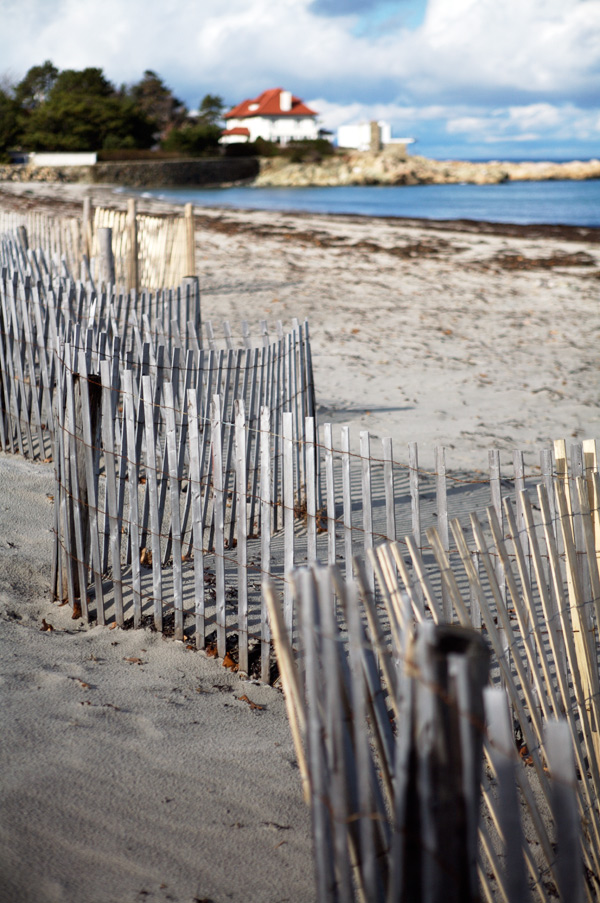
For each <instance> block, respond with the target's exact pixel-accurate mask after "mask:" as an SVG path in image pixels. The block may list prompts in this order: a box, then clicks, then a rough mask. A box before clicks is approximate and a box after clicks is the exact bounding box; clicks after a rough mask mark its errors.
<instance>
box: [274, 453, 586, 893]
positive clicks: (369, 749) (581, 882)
mask: <svg viewBox="0 0 600 903" xmlns="http://www.w3.org/2000/svg"><path fill="white" fill-rule="evenodd" d="M560 449H561V444H560V443H559V444H558V450H559V452H560ZM575 457H577V456H575ZM558 461H559V464H558V468H557V473H558V476H557V477H556V478H555V479H554V481H553V486H552V495H551V496H550V495H549V494H548V491H547V488H546V486H545V485H544V483H543V482H539V483H538V485H537V487H536V493H535V495H536V498H535V502H534V501H532V499H531V498H530V493H528V492H527V491H526V490H521V492H520V494H519V496H518V498H517V500H516V501H517V506H515V503H514V502H513V501H512V500H510V499H508V498H506V499H504V502H503V505H502V508H503V511H504V515H505V517H506V523H507V527H508V529H507V531H506V536H505V532H504V531H503V530H502V529H501V526H500V522H499V519H498V516H497V511H496V507H495V506H494V505H493V504H492V505H490V506H489V507H488V509H487V524H486V525H485V526H484V524H483V523H482V521H481V520H480V517H479V516H478V515H477V514H476V513H473V512H472V513H471V514H470V516H469V520H468V524H465V523H461V521H460V520H459V519H456V518H455V519H452V520H451V522H450V527H451V531H452V536H453V538H454V543H455V545H454V548H453V549H452V550H451V551H450V552H449V550H448V548H447V543H446V541H445V537H444V535H443V532H444V528H443V527H442V529H440V527H439V525H438V526H437V527H435V526H432V527H430V528H429V529H428V530H427V544H426V545H425V546H423V547H419V546H418V545H417V543H416V542H415V539H414V536H407V537H406V538H405V540H404V541H403V542H392V543H389V542H386V543H382V544H381V545H379V546H377V547H376V548H369V549H368V552H367V555H366V558H365V556H362V555H361V556H357V557H355V558H354V560H353V564H352V567H353V577H352V578H350V579H348V580H347V581H344V579H343V578H342V576H341V572H340V569H339V568H338V567H337V566H336V565H330V566H329V568H324V567H318V566H316V565H313V568H314V570H313V571H312V572H311V571H310V570H308V569H306V568H305V569H303V570H301V571H296V572H295V573H294V574H293V575H292V583H293V587H294V596H295V602H296V608H297V609H298V613H299V622H298V624H297V625H296V629H295V631H293V630H292V628H291V626H290V623H289V621H288V620H287V619H286V610H285V604H284V602H283V599H282V598H281V596H280V593H279V591H278V589H277V588H276V585H275V584H274V583H273V581H267V582H266V585H265V594H266V597H267V601H268V607H269V613H270V620H271V626H272V630H273V635H274V640H275V645H276V649H277V657H278V662H279V670H280V673H281V677H282V681H283V685H284V690H285V693H286V700H287V705H288V713H289V717H290V724H291V726H292V733H293V736H294V740H295V743H296V748H297V755H298V760H299V763H300V766H301V772H302V776H303V781H304V786H305V794H306V796H307V799H308V800H309V801H310V803H311V807H312V813H313V830H314V835H315V850H316V866H317V884H318V890H319V901H326V900H327V901H329V900H344V901H346V900H353V899H362V900H369V901H377V900H381V901H384V900H397V899H399V900H411V901H412V900H414V901H424V903H425V901H427V903H437V901H440V903H441V901H446V900H456V901H461V900H477V899H480V894H483V896H484V897H485V899H487V900H493V899H502V900H505V901H507V903H516V901H525V900H530V899H531V900H542V901H549V900H550V899H552V898H554V897H556V896H558V897H559V899H564V900H567V899H568V900H570V901H571V900H576V901H578V903H579V901H581V900H583V899H586V900H590V901H592V900H595V899H597V897H598V891H599V890H600V770H599V766H598V762H599V755H598V753H599V751H600V742H599V741H600V693H599V692H598V681H599V671H598V636H597V629H598V624H599V623H600V620H599V619H600V579H599V569H598V560H599V557H600V555H599V553H600V531H598V515H599V507H598V499H599V497H600V478H599V475H598V471H597V469H596V470H593V471H592V472H591V473H588V474H587V475H585V476H584V475H579V476H573V475H569V474H568V473H567V472H566V470H564V469H563V468H562V467H561V463H560V462H561V459H560V458H559V459H558ZM551 504H552V505H553V506H554V508H555V511H556V516H555V514H554V513H553V510H552V507H551ZM555 530H556V532H555ZM578 537H579V538H578ZM366 562H369V563H370V565H371V567H372V569H373V572H374V573H375V575H376V584H375V586H374V585H373V583H372V581H371V577H370V572H369V571H368V569H367V566H366ZM480 567H481V569H482V570H481V573H479V570H480ZM415 625H417V628H418V630H417V637H418V639H417V641H416V643H415V641H414V630H415ZM433 625H436V626H435V628H434V627H433ZM455 625H458V627H457V626H455ZM474 628H477V629H474ZM423 631H425V632H423ZM433 631H437V632H433ZM481 637H484V638H485V642H482V639H481ZM488 649H489V651H488ZM489 652H491V653H492V656H491V664H492V669H491V675H490V676H491V682H492V683H493V684H496V685H497V686H498V687H502V688H503V689H502V690H498V691H486V692H488V695H487V697H486V704H485V714H486V718H487V725H486V726H484V722H485V721H486V719H484V706H483V703H482V698H481V694H482V689H483V686H484V684H485V683H486V682H487V680H488V674H487V659H488V657H489ZM507 702H508V705H507ZM509 707H510V709H509ZM509 711H510V717H509ZM511 720H512V726H511ZM515 738H518V741H519V745H520V750H521V759H519V757H518V756H517V751H516V745H515ZM482 748H483V750H484V752H485V757H486V762H487V765H486V769H485V770H484V772H483V774H481V773H480V771H479V762H480V760H481V749H482ZM525 763H527V765H528V766H530V767H527V766H526V764H525ZM551 778H553V779H554V780H551ZM480 783H481V789H480V791H479V790H478V787H479V784H480ZM515 784H516V787H517V788H518V791H519V799H520V800H521V804H522V805H524V806H525V808H526V818H525V826H524V827H522V826H521V824H520V821H519V818H518V812H519V803H518V802H517V796H516V793H515ZM480 800H483V803H484V812H485V814H486V817H485V819H484V820H483V821H481V822H480V818H479V812H480ZM549 825H551V826H552V827H551V828H549ZM525 838H526V839H525Z"/></svg>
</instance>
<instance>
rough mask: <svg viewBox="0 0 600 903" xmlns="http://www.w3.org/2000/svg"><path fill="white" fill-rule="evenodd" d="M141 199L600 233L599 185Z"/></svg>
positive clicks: (237, 191) (181, 193)
mask: <svg viewBox="0 0 600 903" xmlns="http://www.w3.org/2000/svg"><path fill="white" fill-rule="evenodd" d="M138 193H139V194H141V195H145V196H150V197H158V198H164V199H165V200H169V201H172V202H174V203H181V204H185V203H187V202H188V201H191V202H192V203H193V204H194V205H197V206H200V207H237V208H243V209H248V208H252V209H261V210H286V211H287V210H289V211H305V212H310V213H350V214H361V215H363V216H403V217H419V218H424V219H434V220H436V219H437V220H448V219H473V220H483V221H486V222H497V223H525V224H527V223H560V224H564V225H573V226H599V227H600V179H593V180H589V181H585V182H573V181H560V182H507V183H504V184H502V185H410V186H388V185H385V186H376V187H371V186H362V185H360V186H358V185H353V186H349V187H339V188H252V187H251V186H248V187H241V188H240V187H238V188H205V189H190V188H180V189H171V190H168V189H161V190H156V191H140V192H138Z"/></svg>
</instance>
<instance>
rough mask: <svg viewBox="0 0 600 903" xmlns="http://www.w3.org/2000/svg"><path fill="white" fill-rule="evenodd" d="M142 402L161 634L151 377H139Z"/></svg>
mask: <svg viewBox="0 0 600 903" xmlns="http://www.w3.org/2000/svg"><path fill="white" fill-rule="evenodd" d="M142 398H143V400H144V432H145V438H146V460H145V471H146V487H147V499H148V510H149V513H150V552H151V557H152V596H153V609H154V626H155V628H156V630H158V631H159V633H162V627H163V607H162V602H163V598H162V563H161V550H160V520H159V515H158V483H157V462H156V433H155V428H154V391H153V387H152V379H151V377H150V376H143V377H142Z"/></svg>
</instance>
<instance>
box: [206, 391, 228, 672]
mask: <svg viewBox="0 0 600 903" xmlns="http://www.w3.org/2000/svg"><path fill="white" fill-rule="evenodd" d="M210 421H211V422H210V429H211V456H212V470H213V489H214V493H213V524H214V530H215V593H216V598H215V602H216V619H217V654H218V655H219V657H220V658H225V653H226V651H227V648H226V621H225V535H224V524H223V451H222V445H221V436H222V413H221V397H220V396H219V395H215V396H213V401H212V406H211V417H210Z"/></svg>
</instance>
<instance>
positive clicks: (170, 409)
mask: <svg viewBox="0 0 600 903" xmlns="http://www.w3.org/2000/svg"><path fill="white" fill-rule="evenodd" d="M164 402H165V416H166V421H167V448H168V450H169V490H170V491H169V495H170V501H171V536H172V541H173V607H174V610H175V639H176V640H183V573H182V543H181V508H180V490H179V485H180V480H181V473H180V471H179V455H178V454H177V451H178V450H177V425H176V422H175V399H174V397H173V383H170V382H165V384H164Z"/></svg>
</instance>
